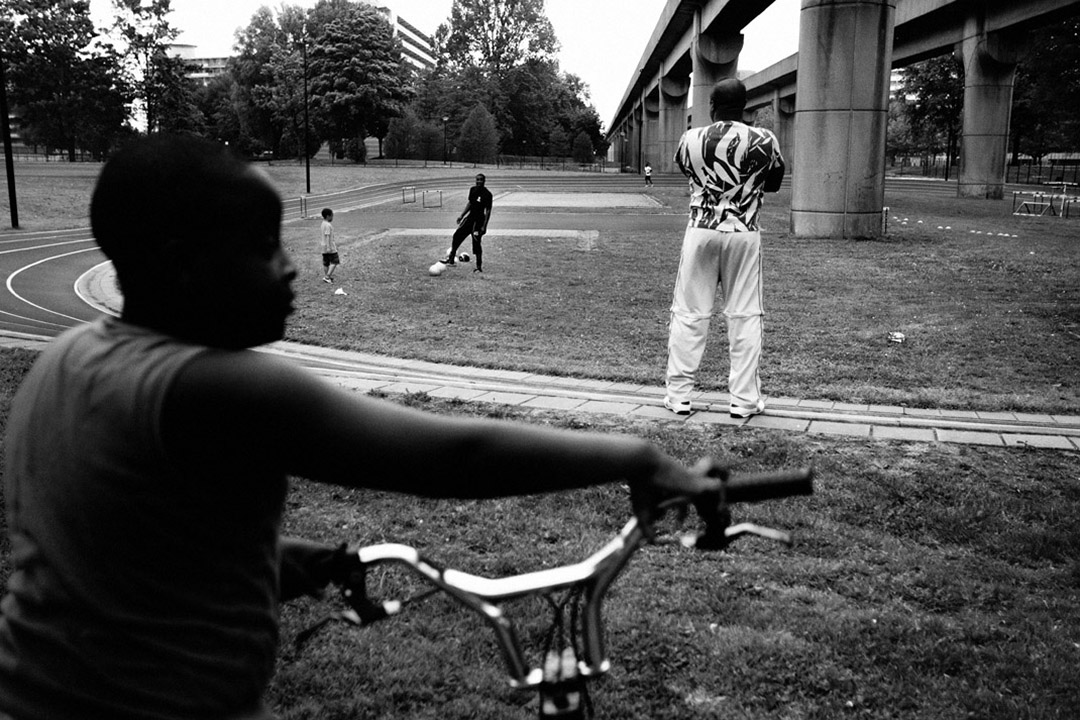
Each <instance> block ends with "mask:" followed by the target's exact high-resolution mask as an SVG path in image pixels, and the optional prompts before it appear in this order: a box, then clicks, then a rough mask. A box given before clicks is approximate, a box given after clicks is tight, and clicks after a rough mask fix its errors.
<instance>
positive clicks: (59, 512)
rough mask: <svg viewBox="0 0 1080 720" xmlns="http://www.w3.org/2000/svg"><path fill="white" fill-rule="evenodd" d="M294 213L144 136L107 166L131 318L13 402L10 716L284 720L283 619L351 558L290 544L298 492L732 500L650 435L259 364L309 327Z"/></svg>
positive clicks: (88, 328)
mask: <svg viewBox="0 0 1080 720" xmlns="http://www.w3.org/2000/svg"><path fill="white" fill-rule="evenodd" d="M281 213H282V204H281V200H280V198H279V197H278V195H277V193H276V192H275V191H274V189H273V187H272V186H271V185H270V183H269V182H267V181H266V180H265V179H264V178H263V177H262V176H261V175H259V174H258V173H257V172H256V171H255V170H253V169H252V168H251V167H250V166H249V165H247V164H246V163H244V162H243V161H241V160H240V159H238V158H236V157H235V156H233V155H232V154H231V153H230V152H229V151H228V149H227V148H226V147H224V146H221V145H218V144H216V143H212V142H209V141H206V140H201V139H196V138H192V137H170V136H166V135H155V136H151V137H149V138H144V139H141V140H136V141H133V142H132V143H131V144H129V145H127V146H125V147H124V148H123V149H121V150H120V151H119V152H118V153H116V154H115V155H114V156H113V157H112V158H111V159H110V160H109V162H108V163H106V165H105V167H104V168H103V169H102V171H101V174H100V176H99V178H98V181H97V185H96V187H95V189H94V193H93V199H92V202H91V208H90V217H91V225H92V227H93V232H94V237H95V239H96V240H97V242H98V244H99V245H100V247H101V249H102V250H103V251H104V252H105V254H106V255H107V256H108V257H109V259H110V260H111V261H112V262H113V264H114V265H115V268H116V272H117V277H118V278H119V281H120V286H121V289H122V290H123V293H124V309H123V314H122V316H121V317H120V318H115V317H112V316H107V317H102V318H99V319H98V320H96V321H94V322H91V323H89V324H86V325H81V326H79V327H77V328H74V329H72V330H69V331H67V332H66V333H64V334H63V335H61V336H60V337H58V338H57V339H56V340H54V341H53V342H52V343H51V344H50V345H49V347H48V348H46V350H45V351H44V352H43V353H42V354H41V356H40V358H39V359H38V360H37V362H36V363H35V365H34V367H33V369H32V370H31V371H30V373H29V374H28V375H27V376H26V378H25V380H24V382H23V384H22V386H21V388H20V389H19V391H18V393H17V395H16V397H15V398H14V400H13V402H12V406H11V412H10V416H9V420H8V425H7V435H6V438H5V441H4V448H5V461H6V466H5V470H4V483H5V486H4V493H5V494H4V499H5V503H6V508H7V517H8V524H7V529H8V532H9V534H10V540H11V562H12V566H13V568H12V573H11V576H10V578H9V579H8V582H7V592H6V594H5V595H4V597H3V600H2V601H0V717H5V718H8V717H10V718H12V719H13V720H85V719H86V718H107V719H108V720H146V719H149V718H152V719H155V720H162V719H168V720H209V719H211V718H213V719H216V720H269V719H270V717H271V716H270V713H269V711H268V710H267V708H266V707H265V705H264V703H263V693H264V691H265V689H266V686H267V683H268V681H269V679H270V677H271V675H272V674H273V672H274V662H275V657H276V648H277V644H278V603H279V601H281V600H283V599H288V598H289V597H293V596H296V595H298V594H301V593H311V592H317V591H318V589H319V588H321V587H324V586H325V585H327V583H329V582H333V581H338V580H339V579H340V578H342V577H343V574H344V573H348V572H349V569H350V557H351V558H353V560H352V562H355V554H351V555H350V554H348V553H346V552H345V550H344V548H332V547H328V546H323V545H317V544H315V543H306V542H303V541H299V540H287V539H283V538H281V537H279V530H280V527H281V522H282V514H283V510H284V506H285V498H286V494H287V492H288V478H289V477H290V476H300V477H306V478H310V479H312V480H315V481H319V482H325V483H332V484H338V485H343V486H350V487H363V488H374V489H379V490H384V491H391V492H398V493H403V494H412V495H423V496H430V497H460V498H489V497H497V496H505V495H524V494H530V493H541V492H549V491H558V490H566V489H569V488H578V487H585V486H590V485H598V484H602V483H613V482H626V483H629V485H630V488H631V498H632V500H633V503H634V508H635V510H636V512H637V513H638V516H639V517H640V518H641V519H642V521H643V522H645V523H649V522H651V521H652V520H653V519H654V517H655V514H656V510H655V508H656V503H657V502H658V501H659V500H660V499H662V498H663V497H665V496H667V495H669V494H671V493H678V494H683V493H687V492H698V491H701V490H710V491H716V490H718V488H719V486H718V481H713V480H709V479H705V478H701V477H699V476H696V475H693V474H691V473H690V472H689V471H688V470H687V469H685V468H684V467H683V466H682V465H680V464H679V463H677V462H676V461H674V460H673V459H672V458H670V457H669V456H667V455H665V454H663V453H662V452H660V451H659V450H658V449H657V448H656V447H655V446H653V445H651V444H650V443H648V442H646V441H644V440H640V439H637V438H631V437H621V436H616V435H611V434H601V433H585V432H576V431H570V430H554V429H550V428H546V427H541V426H536V425H525V424H516V423H510V422H501V421H496V420H481V419H471V418H462V417H450V416H439V415H434V414H428V413H424V412H421V411H418V410H415V409H411V408H406V407H404V406H401V405H397V404H395V403H391V402H387V401H383V400H378V399H374V398H370V397H365V396H361V395H356V394H354V393H350V392H347V391H344V390H341V389H338V388H336V387H334V386H332V385H330V384H328V383H325V382H324V381H322V380H320V379H319V378H318V377H316V376H315V375H313V374H311V373H309V372H307V371H305V370H303V369H302V368H300V367H298V366H297V365H295V364H293V363H292V362H290V361H288V360H284V359H281V358H280V357H276V356H274V355H272V354H270V353H266V352H258V351H254V350H251V349H250V348H253V347H255V346H258V345H262V344H264V343H269V342H274V341H276V340H280V339H281V338H282V336H283V335H284V332H285V319H286V317H287V316H288V315H289V314H290V313H291V312H292V310H293V308H292V303H293V291H292V289H291V284H292V281H293V280H294V279H295V277H296V269H295V268H294V266H293V264H292V262H291V261H290V259H289V258H288V256H287V255H286V254H285V252H284V250H283V249H282V246H281ZM448 458H453V462H448V461H447V459H448Z"/></svg>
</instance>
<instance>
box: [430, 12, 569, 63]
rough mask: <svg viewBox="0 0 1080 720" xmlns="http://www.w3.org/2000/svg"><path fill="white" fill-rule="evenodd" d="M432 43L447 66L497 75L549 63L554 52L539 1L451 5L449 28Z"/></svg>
mask: <svg viewBox="0 0 1080 720" xmlns="http://www.w3.org/2000/svg"><path fill="white" fill-rule="evenodd" d="M435 38H436V44H437V45H438V46H439V49H440V50H442V51H443V52H445V54H446V57H447V58H448V59H449V60H450V62H452V63H454V64H456V65H458V66H474V67H484V68H486V69H487V70H488V71H490V72H492V73H494V74H496V75H498V74H499V73H501V72H502V71H504V70H508V69H510V68H512V67H515V66H517V65H520V64H522V63H524V62H527V61H529V60H550V59H552V58H553V57H554V55H555V53H556V52H557V51H558V49H559V43H558V40H556V38H555V30H554V28H553V27H552V26H551V21H550V20H549V19H548V17H547V14H546V13H545V12H544V1H543V0H454V5H453V7H452V8H451V10H450V24H449V26H447V25H445V24H444V25H441V26H440V27H439V29H438V30H437V31H436V33H435Z"/></svg>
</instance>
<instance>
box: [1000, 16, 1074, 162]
mask: <svg viewBox="0 0 1080 720" xmlns="http://www.w3.org/2000/svg"><path fill="white" fill-rule="evenodd" d="M1029 47H1030V48H1031V50H1030V52H1028V53H1027V54H1026V55H1025V56H1024V58H1023V59H1022V60H1021V61H1020V64H1019V67H1018V68H1017V72H1016V83H1015V86H1014V92H1013V113H1012V119H1011V128H1010V129H1011V135H1012V151H1013V159H1014V161H1015V160H1016V159H1017V158H1018V156H1019V154H1020V153H1021V152H1023V153H1027V154H1029V155H1031V156H1032V157H1034V158H1036V159H1038V158H1041V157H1042V156H1044V155H1045V154H1047V153H1050V152H1069V151H1076V150H1077V149H1078V148H1080V17H1072V18H1069V19H1067V20H1064V21H1062V22H1060V23H1056V24H1054V25H1050V26H1047V27H1044V28H1040V29H1038V30H1035V31H1033V33H1032V36H1031V37H1030V42H1029Z"/></svg>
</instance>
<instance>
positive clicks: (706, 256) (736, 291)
mask: <svg viewBox="0 0 1080 720" xmlns="http://www.w3.org/2000/svg"><path fill="white" fill-rule="evenodd" d="M718 286H719V287H720V289H721V291H722V292H723V297H724V304H723V314H724V318H725V319H726V321H727V334H728V349H729V354H730V362H731V368H730V372H729V374H728V392H729V393H730V395H731V407H732V409H733V410H739V411H747V410H752V409H755V408H757V407H758V405H759V403H760V402H761V380H760V378H759V377H758V364H759V363H760V361H761V334H762V330H761V316H762V314H763V312H762V305H761V292H762V291H761V233H760V232H718V231H716V230H704V229H701V228H694V227H688V228H687V229H686V235H685V236H684V237H683V246H682V257H681V258H680V260H679V274H678V276H677V277H676V278H675V295H674V298H673V300H672V303H671V324H670V326H669V335H668V366H667V394H668V397H669V398H670V399H671V400H673V401H676V402H679V401H684V400H689V399H690V394H691V393H692V392H693V390H694V377H695V375H696V374H697V370H698V368H699V367H700V366H701V358H702V357H703V356H704V354H705V342H706V340H707V339H708V337H709V321H710V319H711V318H712V315H713V305H714V303H715V300H716V289H717V287H718Z"/></svg>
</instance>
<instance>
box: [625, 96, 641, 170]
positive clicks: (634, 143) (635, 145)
mask: <svg viewBox="0 0 1080 720" xmlns="http://www.w3.org/2000/svg"><path fill="white" fill-rule="evenodd" d="M641 116H642V109H641V106H640V105H638V106H637V107H635V108H634V109H633V110H631V111H630V139H629V142H628V144H627V148H626V149H627V153H626V165H627V167H628V168H629V170H630V172H636V173H637V172H641V145H642V127H641Z"/></svg>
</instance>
